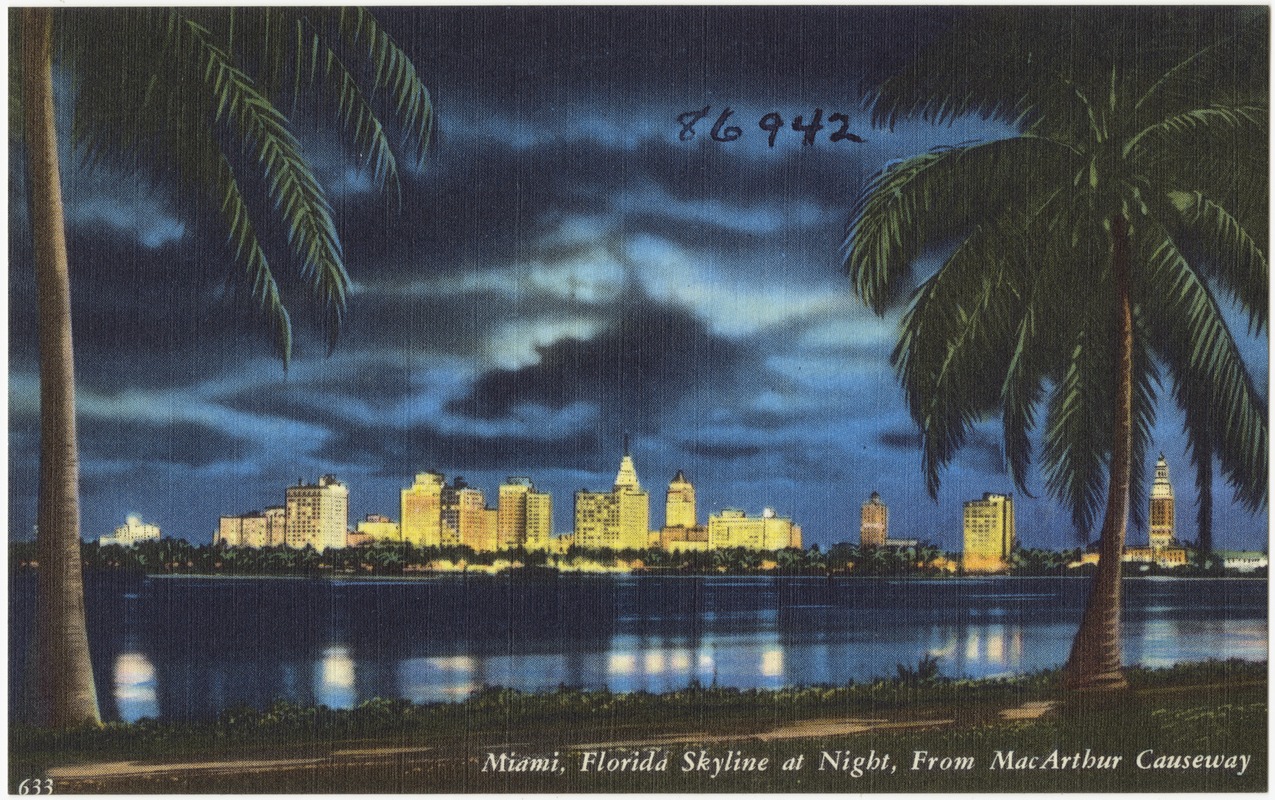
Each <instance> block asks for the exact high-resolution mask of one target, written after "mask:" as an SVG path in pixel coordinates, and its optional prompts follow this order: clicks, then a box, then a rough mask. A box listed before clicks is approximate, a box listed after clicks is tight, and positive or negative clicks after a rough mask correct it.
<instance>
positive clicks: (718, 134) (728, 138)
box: [709, 106, 743, 142]
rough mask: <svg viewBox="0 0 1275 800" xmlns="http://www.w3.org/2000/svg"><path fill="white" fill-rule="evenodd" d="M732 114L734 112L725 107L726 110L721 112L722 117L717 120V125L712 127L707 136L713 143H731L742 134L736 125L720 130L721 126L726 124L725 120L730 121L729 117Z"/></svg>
mask: <svg viewBox="0 0 1275 800" xmlns="http://www.w3.org/2000/svg"><path fill="white" fill-rule="evenodd" d="M734 113H735V112H734V111H732V110H731V108H730V106H727V107H726V110H725V111H723V112H722V115H721V116H720V117H718V118H717V123H716V124H715V125H713V130H711V131H709V136H712V137H713V141H715V142H733V141H735V140H736V139H738V138H739V137H740V136H741V135H742V134H743V131H742V130H740V129H739V126H737V125H732V126H730V127H729V128H722V126H723V125H725V124H726V120H728V119H730V115H731V114H734Z"/></svg>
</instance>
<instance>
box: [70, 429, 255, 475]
mask: <svg viewBox="0 0 1275 800" xmlns="http://www.w3.org/2000/svg"><path fill="white" fill-rule="evenodd" d="M79 443H80V455H81V458H82V459H85V460H93V459H98V460H103V461H115V460H123V461H130V462H140V463H144V464H149V465H151V466H152V467H158V466H162V465H165V464H175V465H180V466H186V467H202V466H207V465H209V464H214V463H217V462H222V461H226V462H234V461H240V460H242V459H244V458H245V457H246V456H247V455H248V453H249V452H252V451H254V450H255V449H256V447H255V446H254V445H250V444H248V443H246V442H244V441H243V440H241V439H239V438H237V437H235V436H231V435H229V434H227V433H226V432H225V431H222V430H218V429H215V428H210V427H208V426H206V425H200V424H197V423H193V422H183V421H173V422H162V423H161V422H138V421H132V420H122V419H115V420H96V421H95V422H94V423H93V424H92V425H83V426H81V427H80V433H79ZM90 475H91V472H90Z"/></svg>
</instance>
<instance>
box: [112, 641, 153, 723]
mask: <svg viewBox="0 0 1275 800" xmlns="http://www.w3.org/2000/svg"><path fill="white" fill-rule="evenodd" d="M114 677H115V706H116V708H117V709H118V711H119V715H120V719H122V720H124V721H125V722H136V721H137V720H139V719H141V718H142V717H158V716H159V700H158V698H157V697H156V694H155V667H154V666H153V665H152V664H151V662H150V659H148V658H147V657H146V655H145V654H144V653H120V654H119V657H118V658H116V659H115V670H114Z"/></svg>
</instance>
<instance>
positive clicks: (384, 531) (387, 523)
mask: <svg viewBox="0 0 1275 800" xmlns="http://www.w3.org/2000/svg"><path fill="white" fill-rule="evenodd" d="M355 529H356V530H357V532H358V533H359V534H361V535H363V536H366V537H367V538H368V540H369V541H371V542H373V543H376V542H401V541H403V536H402V531H401V530H400V529H399V526H398V523H397V522H395V521H394V520H392V519H390V518H389V517H383V516H381V515H380V514H368V515H367V516H366V517H364V518H363V519H362V520H360V521H359V523H358V525H357V526H356V528H355Z"/></svg>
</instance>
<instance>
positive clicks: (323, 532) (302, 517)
mask: <svg viewBox="0 0 1275 800" xmlns="http://www.w3.org/2000/svg"><path fill="white" fill-rule="evenodd" d="M285 494H286V496H287V528H286V530H285V532H284V541H285V543H286V544H287V545H288V547H295V548H297V549H300V548H303V547H305V546H307V545H309V546H310V547H313V548H314V549H315V550H318V551H319V552H320V553H321V552H323V551H324V550H327V549H328V548H333V549H339V548H343V547H345V534H346V530H347V529H348V527H349V523H350V490H349V489H348V488H346V486H345V484H343V483H341V482H340V481H338V480H337V479H336V478H335V477H334V476H332V475H324V476H323V477H321V478H319V482H318V483H317V484H306V483H302V482H301V481H297V485H296V486H289V487H288V489H287V492H286V493H285Z"/></svg>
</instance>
